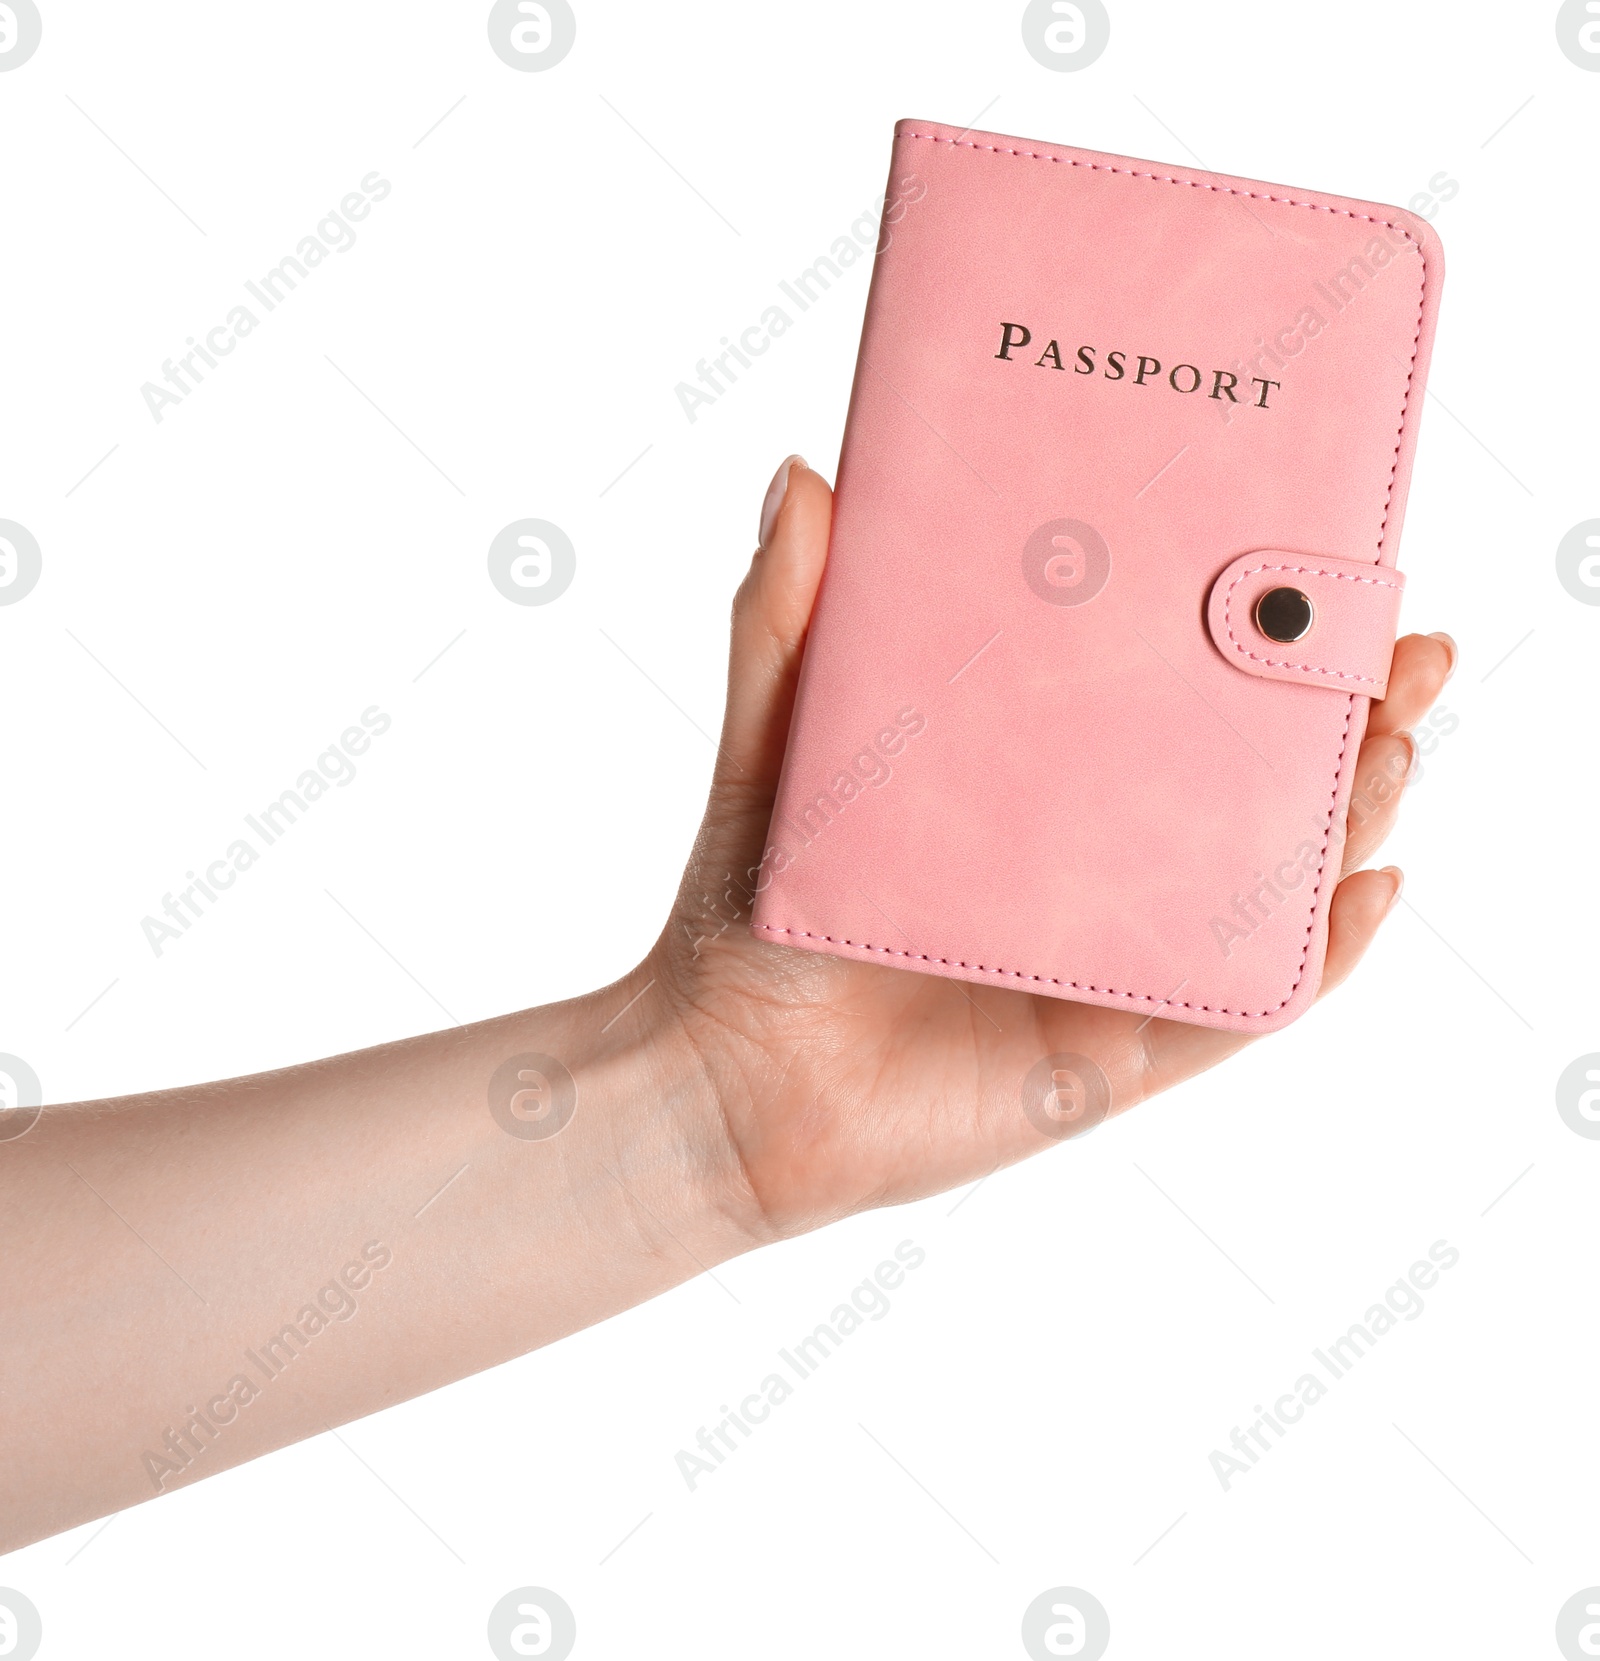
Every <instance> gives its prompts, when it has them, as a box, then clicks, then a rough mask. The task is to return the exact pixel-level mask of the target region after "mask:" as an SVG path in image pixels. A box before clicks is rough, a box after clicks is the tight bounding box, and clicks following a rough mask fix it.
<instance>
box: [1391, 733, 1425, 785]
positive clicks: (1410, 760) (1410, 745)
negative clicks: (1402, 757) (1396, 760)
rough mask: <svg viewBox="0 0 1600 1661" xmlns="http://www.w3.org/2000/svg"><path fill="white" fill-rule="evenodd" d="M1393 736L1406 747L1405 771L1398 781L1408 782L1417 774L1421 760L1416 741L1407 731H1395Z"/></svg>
mask: <svg viewBox="0 0 1600 1661" xmlns="http://www.w3.org/2000/svg"><path fill="white" fill-rule="evenodd" d="M1395 737H1396V738H1398V739H1399V740H1400V742H1401V743H1402V744H1404V745H1405V747H1406V771H1405V776H1404V778H1402V779H1401V781H1400V782H1401V783H1402V784H1410V783H1411V781H1412V780H1413V779H1414V778H1416V776H1417V767H1418V764H1419V762H1420V760H1421V756H1420V755H1419V753H1418V750H1417V741H1416V739H1414V738H1413V737H1412V736H1411V734H1410V733H1408V732H1397V733H1396V734H1395Z"/></svg>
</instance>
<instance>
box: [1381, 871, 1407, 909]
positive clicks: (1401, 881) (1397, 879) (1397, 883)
mask: <svg viewBox="0 0 1600 1661" xmlns="http://www.w3.org/2000/svg"><path fill="white" fill-rule="evenodd" d="M1383 874H1384V876H1386V877H1388V878H1389V880H1390V881H1391V882H1392V883H1393V884H1394V892H1393V893H1392V894H1391V895H1390V896H1389V903H1388V905H1386V906H1385V907H1384V908H1383V914H1384V916H1385V917H1387V916H1388V915H1389V913H1390V912H1391V911H1393V910H1394V908H1395V907H1396V906H1397V905H1398V904H1399V903H1400V895H1401V893H1402V892H1403V890H1404V889H1405V886H1406V874H1405V872H1404V871H1402V870H1401V869H1400V867H1399V866H1398V865H1385V866H1384V868H1383Z"/></svg>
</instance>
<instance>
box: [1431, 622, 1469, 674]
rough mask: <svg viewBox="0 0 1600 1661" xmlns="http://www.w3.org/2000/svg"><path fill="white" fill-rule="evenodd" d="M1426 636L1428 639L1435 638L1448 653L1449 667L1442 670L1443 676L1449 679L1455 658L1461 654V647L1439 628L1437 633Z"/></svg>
mask: <svg viewBox="0 0 1600 1661" xmlns="http://www.w3.org/2000/svg"><path fill="white" fill-rule="evenodd" d="M1428 638H1429V640H1437V641H1438V642H1439V644H1440V645H1441V646H1443V647H1444V649H1445V650H1446V651H1447V652H1448V653H1449V654H1450V667H1449V668H1448V669H1446V670H1445V672H1444V678H1445V679H1446V680H1449V679H1450V677H1451V676H1452V675H1453V674H1454V673H1455V672H1456V660H1457V659H1458V658H1459V657H1460V656H1461V648H1460V647H1459V646H1457V645H1456V643H1455V641H1454V639H1452V638H1451V636H1449V635H1447V634H1446V633H1445V632H1444V630H1443V629H1440V630H1439V632H1438V633H1437V634H1430V635H1429V636H1428Z"/></svg>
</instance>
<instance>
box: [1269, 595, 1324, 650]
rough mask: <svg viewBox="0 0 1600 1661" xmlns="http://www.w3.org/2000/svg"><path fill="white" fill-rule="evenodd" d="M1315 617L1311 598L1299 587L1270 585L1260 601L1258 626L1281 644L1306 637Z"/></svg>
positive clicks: (1270, 638) (1285, 644)
mask: <svg viewBox="0 0 1600 1661" xmlns="http://www.w3.org/2000/svg"><path fill="white" fill-rule="evenodd" d="M1312 616H1313V612H1312V607H1311V600H1310V598H1309V596H1307V595H1305V594H1302V593H1301V592H1300V590H1299V589H1298V588H1269V589H1268V590H1267V592H1266V593H1265V594H1263V595H1262V596H1261V598H1260V599H1259V600H1257V601H1256V627H1257V628H1258V629H1260V631H1261V632H1262V633H1263V634H1264V635H1265V636H1266V637H1267V639H1268V640H1276V641H1278V642H1279V644H1280V645H1284V646H1287V645H1288V644H1289V643H1290V642H1291V641H1294V640H1303V639H1304V638H1305V637H1306V636H1307V635H1308V634H1309V633H1310V632H1311V619H1312Z"/></svg>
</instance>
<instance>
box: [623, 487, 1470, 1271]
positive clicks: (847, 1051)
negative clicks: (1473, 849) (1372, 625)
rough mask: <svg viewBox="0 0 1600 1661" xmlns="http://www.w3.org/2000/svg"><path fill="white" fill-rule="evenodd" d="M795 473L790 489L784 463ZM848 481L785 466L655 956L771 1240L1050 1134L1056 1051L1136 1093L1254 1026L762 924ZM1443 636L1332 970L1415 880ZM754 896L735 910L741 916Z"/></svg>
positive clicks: (1338, 903)
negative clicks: (849, 951)
mask: <svg viewBox="0 0 1600 1661" xmlns="http://www.w3.org/2000/svg"><path fill="white" fill-rule="evenodd" d="M786 479H787V488H785V480H786ZM832 500H833V499H832V494H831V492H830V491H829V489H828V486H827V484H826V483H825V482H824V481H823V480H822V478H821V477H820V476H819V475H817V474H816V473H813V472H812V471H811V470H810V469H809V468H808V467H807V466H806V465H805V463H804V462H802V461H800V460H799V459H798V458H790V461H788V462H785V463H784V465H783V467H781V468H780V469H779V471H778V475H777V477H776V478H775V479H774V480H773V484H772V488H771V490H769V492H768V496H767V502H766V505H765V507H764V509H763V512H762V516H761V538H760V541H761V546H760V548H759V550H758V551H757V553H756V555H755V558H754V560H753V562H752V564H751V567H750V572H749V575H748V576H747V577H746V578H745V580H744V583H743V585H742V586H741V587H740V589H739V593H738V597H737V599H736V600H735V602H734V611H733V648H732V659H731V664H730V668H729V676H728V705H727V713H726V717H725V720H724V723H723V730H722V742H721V746H720V751H719V759H718V765H717V769H716V774H715V777H714V779H713V782H712V786H711V799H710V804H709V806H708V807H707V809H706V817H705V821H704V823H703V825H702V827H701V831H700V836H699V839H698V840H697V842H696V844H695V849H694V853H693V856H692V857H691V859H690V861H689V866H688V870H687V872H686V873H685V875H684V879H683V885H682V888H681V889H680V891H679V895H678V901H677V906H676V908H675V911H674V915H673V918H672V921H671V922H670V923H669V925H668V927H667V929H666V930H665V931H664V932H663V934H662V936H661V939H660V940H659V941H658V942H657V944H656V947H655V949H654V951H653V952H652V953H651V956H650V958H649V960H648V962H647V963H646V964H645V965H644V966H643V968H642V970H641V971H640V973H641V976H643V977H648V978H650V979H653V980H654V981H655V983H656V987H657V989H658V993H660V994H664V995H665V997H666V998H667V1000H668V1002H669V1005H670V1008H671V1011H672V1014H673V1016H674V1017H675V1019H676V1021H677V1022H678V1023H679V1025H680V1026H681V1030H682V1035H683V1037H684V1039H685V1040H686V1042H687V1043H688V1045H689V1047H690V1049H691V1050H692V1052H693V1054H694V1057H695V1060H696V1064H697V1065H698V1066H699V1067H700V1068H702V1069H703V1070H704V1074H705V1077H706V1079H707V1081H708V1084H709V1087H710V1090H711V1093H712V1094H713V1095H714V1097H715V1100H716V1102H717V1103H718V1105H719V1106H720V1110H721V1114H722V1117H723V1120H724V1121H725V1123H726V1127H727V1136H728V1143H729V1159H728V1161H727V1169H728V1176H727V1179H726V1186H727V1193H726V1195H725V1196H724V1203H725V1204H726V1206H727V1207H728V1208H729V1210H730V1212H731V1214H732V1215H733V1216H734V1217H736V1218H737V1219H738V1220H739V1221H740V1223H741V1225H742V1226H743V1227H744V1228H746V1229H748V1231H749V1232H750V1234H751V1236H752V1237H753V1239H754V1240H756V1241H761V1240H765V1239H770V1238H773V1237H778V1236H783V1235H787V1234H791V1233H797V1232H801V1231H803V1230H805V1229H807V1228H812V1227H815V1226H817V1225H819V1224H821V1223H825V1222H828V1221H830V1220H832V1219H834V1218H836V1217H841V1216H844V1215H847V1214H848V1213H850V1212H854V1211H859V1210H861V1209H863V1208H865V1207H869V1206H873V1205H890V1204H897V1203H900V1202H903V1201H907V1200H914V1199H918V1198H920V1197H922V1196H924V1195H927V1194H933V1193H937V1192H939V1191H940V1190H941V1189H945V1188H949V1187H952V1186H953V1185H955V1184H958V1183H962V1182H968V1181H973V1180H975V1179H977V1178H978V1177H981V1176H984V1175H986V1174H987V1173H988V1172H990V1171H992V1170H994V1169H996V1168H997V1167H998V1166H1001V1165H1006V1164H1009V1163H1011V1162H1012V1161H1013V1160H1017V1159H1021V1158H1023V1157H1024V1156H1025V1155H1027V1154H1030V1153H1036V1152H1038V1151H1039V1150H1040V1149H1041V1148H1044V1147H1047V1146H1049V1145H1050V1142H1051V1138H1050V1137H1049V1136H1047V1135H1046V1134H1045V1133H1044V1132H1043V1131H1041V1130H1039V1129H1037V1128H1035V1125H1034V1124H1033V1123H1032V1122H1031V1121H1030V1119H1029V1118H1028V1116H1027V1115H1026V1114H1025V1113H1024V1111H1023V1105H1022V1085H1023V1080H1024V1079H1025V1078H1026V1077H1027V1075H1028V1073H1029V1070H1030V1069H1031V1068H1033V1067H1034V1066H1035V1065H1036V1064H1037V1063H1038V1062H1039V1061H1040V1060H1041V1059H1042V1058H1043V1057H1045V1056H1048V1055H1052V1054H1060V1053H1072V1054H1077V1055H1083V1056H1088V1057H1090V1058H1091V1059H1092V1060H1094V1061H1095V1062H1097V1063H1098V1065H1099V1066H1100V1067H1101V1069H1102V1070H1103V1071H1104V1073H1105V1075H1106V1077H1107V1079H1108V1080H1109V1083H1110V1094H1111V1109H1110V1110H1111V1112H1113V1113H1118V1112H1122V1111H1123V1110H1125V1109H1126V1108H1129V1107H1132V1106H1133V1105H1134V1104H1135V1103H1136V1102H1140V1101H1142V1100H1144V1098H1145V1097H1146V1096H1150V1095H1153V1094H1155V1093H1156V1092H1157V1091H1158V1090H1165V1089H1167V1088H1168V1087H1169V1086H1171V1085H1174V1084H1177V1083H1179V1082H1180V1081H1181V1080H1183V1079H1186V1078H1188V1077H1190V1076H1191V1075H1192V1074H1194V1073H1198V1072H1201V1071H1203V1070H1204V1069H1205V1068H1207V1067H1211V1066H1214V1065H1215V1064H1216V1063H1217V1062H1219V1061H1221V1060H1223V1059H1224V1058H1226V1057H1227V1056H1229V1055H1232V1054H1233V1052H1234V1051H1235V1050H1238V1049H1240V1048H1242V1047H1243V1046H1244V1045H1245V1044H1247V1043H1249V1042H1252V1040H1251V1039H1250V1038H1247V1037H1245V1036H1242V1035H1240V1034H1237V1033H1228V1032H1217V1031H1212V1030H1210V1029H1208V1028H1203V1027H1196V1026H1190V1025H1187V1024H1185V1023H1181V1022H1177V1021H1168V1020H1164V1019H1160V1018H1152V1017H1150V1016H1148V1015H1146V1014H1144V1013H1142V1012H1138V1011H1131V1010H1116V1009H1103V1008H1100V1007H1098V1006H1093V1005H1088V1004H1076V1003H1069V1002H1066V1001H1064V1000H1062V999H1059V998H1048V997H1039V996H1036V995H1034V994H1032V993H1029V992H1022V991H1013V990H1010V989H1007V988H1004V987H990V986H976V985H971V984H969V983H967V982H965V981H959V980H946V979H942V978H939V977H936V976H931V975H920V974H914V973H908V972H907V971H905V970H903V969H890V968H884V967H880V966H878V965H875V964H870V963H856V962H851V961H848V960H845V959H842V958H833V957H825V956H820V955H818V954H817V953H815V952H808V951H799V950H795V949H793V948H790V947H784V946H777V945H772V944H770V943H768V942H765V941H761V940H758V939H756V938H754V937H753V936H752V935H751V934H750V933H749V929H748V923H749V902H750V899H751V890H752V888H753V886H754V880H755V877H754V873H755V872H756V870H757V868H758V867H759V866H760V864H761V858H762V852H763V848H764V845H765V838H766V834H767V824H768V820H769V818H770V816H771V813H772V803H773V797H774V794H775V792H776V790H777V784H778V774H779V769H780V767H781V765H782V761H783V751H784V744H785V740H786V737H787V734H788V729H789V716H790V710H791V707H792V704H793V700H794V689H795V681H796V676H797V673H798V670H799V665H800V656H801V651H802V648H803V646H804V642H805V634H806V626H807V623H808V621H809V619H810V615H811V607H812V602H813V600H814V599H815V597H816V592H817V585H818V583H819V581H820V579H821V576H822V569H823V564H824V561H825V559H826V556H827V547H828V527H829V520H830V516H831V512H832ZM1454 660H1455V646H1454V643H1453V642H1452V641H1451V640H1450V638H1449V637H1448V636H1447V635H1431V636H1423V635H1407V636H1406V637H1405V638H1404V639H1403V640H1401V641H1400V642H1399V644H1398V646H1397V647H1396V649H1395V657H1394V667H1393V671H1392V673H1391V676H1390V680H1389V689H1388V691H1389V695H1388V697H1387V698H1386V699H1384V701H1383V702H1381V703H1378V704H1375V705H1374V706H1373V709H1372V712H1371V717H1370V720H1369V722H1368V726H1367V734H1366V738H1365V740H1364V742H1363V743H1362V746H1361V752H1360V756H1359V758H1358V761H1357V772H1356V776H1355V788H1354V791H1353V796H1352V799H1353V800H1355V801H1356V802H1365V803H1367V804H1370V805H1369V806H1368V807H1367V808H1365V809H1363V811H1361V812H1360V813H1352V815H1351V821H1350V824H1349V827H1348V837H1347V840H1346V842H1345V847H1344V872H1343V876H1342V879H1341V881H1340V883H1339V886H1338V888H1337V890H1336V891H1335V894H1334V898H1333V904H1332V911H1331V918H1330V927H1329V940H1328V953H1327V961H1326V967H1325V970H1324V974H1323V981H1322V990H1323V991H1324V992H1327V991H1330V990H1331V989H1332V988H1333V987H1335V986H1337V985H1338V984H1339V983H1340V982H1341V981H1342V980H1343V979H1344V978H1345V977H1346V976H1347V975H1348V974H1349V973H1350V971H1351V970H1352V969H1353V968H1354V967H1355V965H1356V964H1357V963H1358V962H1359V961H1360V959H1361V956H1362V954H1363V953H1364V952H1365V951H1366V949H1367V947H1368V946H1369V945H1370V944H1371V942H1372V939H1373V936H1374V935H1375V934H1376V933H1377V931H1378V927H1379V925H1380V924H1381V923H1382V922H1383V919H1384V917H1385V916H1386V915H1387V914H1388V912H1389V911H1390V909H1391V908H1392V907H1393V905H1394V903H1395V901H1396V899H1397V898H1398V897H1399V893H1400V881H1401V878H1400V873H1399V872H1398V871H1397V870H1394V869H1392V868H1389V869H1385V870H1378V871H1373V870H1362V869H1360V867H1361V866H1363V865H1364V864H1365V863H1366V861H1367V860H1368V859H1369V858H1370V857H1371V856H1372V854H1373V853H1374V852H1375V851H1376V850H1377V848H1378V847H1379V845H1380V844H1381V843H1382V842H1383V840H1384V838H1385V836H1387V834H1388V832H1389V830H1390V829H1391V827H1392V826H1393V824H1394V820H1395V816H1396V813H1397V812H1398V808H1399V798H1400V794H1401V789H1402V787H1403V785H1404V781H1405V778H1406V776H1407V775H1408V773H1409V772H1410V770H1411V768H1412V765H1413V763H1414V759H1415V746H1414V744H1413V741H1412V739H1411V737H1410V735H1409V731H1408V729H1409V728H1410V727H1412V726H1413V725H1414V724H1415V723H1416V722H1417V721H1418V720H1420V719H1421V718H1422V716H1424V715H1425V714H1426V713H1427V711H1428V709H1429V707H1430V706H1431V705H1432V703H1433V701H1434V699H1435V698H1436V697H1437V696H1438V695H1439V690H1440V688H1441V687H1442V686H1443V685H1444V682H1445V679H1446V677H1447V676H1448V675H1449V673H1450V671H1451V669H1452V668H1453V666H1454ZM735 914H737V915H735Z"/></svg>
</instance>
